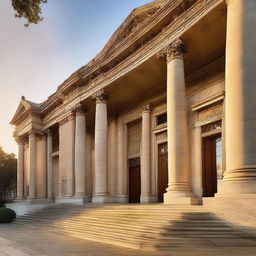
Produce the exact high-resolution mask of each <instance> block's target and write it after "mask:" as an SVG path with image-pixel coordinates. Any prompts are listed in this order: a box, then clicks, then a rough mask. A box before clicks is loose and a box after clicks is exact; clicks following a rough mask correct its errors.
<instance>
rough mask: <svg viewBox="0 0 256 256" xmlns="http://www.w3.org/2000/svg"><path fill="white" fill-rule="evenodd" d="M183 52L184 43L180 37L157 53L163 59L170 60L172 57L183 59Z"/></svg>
mask: <svg viewBox="0 0 256 256" xmlns="http://www.w3.org/2000/svg"><path fill="white" fill-rule="evenodd" d="M184 53H185V44H184V43H183V41H182V40H181V39H176V40H175V41H173V42H172V43H171V44H170V45H168V46H167V47H166V48H164V49H163V50H161V51H160V52H159V53H158V57H159V58H160V59H165V60H166V61H167V62H170V61H172V60H174V59H183V54H184Z"/></svg>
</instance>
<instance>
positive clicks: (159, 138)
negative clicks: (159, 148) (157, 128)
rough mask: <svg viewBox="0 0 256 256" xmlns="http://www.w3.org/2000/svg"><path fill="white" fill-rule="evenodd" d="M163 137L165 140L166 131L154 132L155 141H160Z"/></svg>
mask: <svg viewBox="0 0 256 256" xmlns="http://www.w3.org/2000/svg"><path fill="white" fill-rule="evenodd" d="M164 139H166V140H167V131H164V132H161V133H157V134H156V141H161V140H164Z"/></svg>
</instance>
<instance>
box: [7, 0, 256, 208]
mask: <svg viewBox="0 0 256 256" xmlns="http://www.w3.org/2000/svg"><path fill="white" fill-rule="evenodd" d="M255 16H256V0H250V1H248V0H232V1H227V3H225V2H224V1H220V0H219V1H218V0H211V1H200V0H198V1H196V0H193V1H192V0H191V1H179V2H177V1H164V0H158V1H154V2H152V3H150V4H147V5H145V6H143V7H140V8H138V9H135V11H133V12H132V13H131V14H130V15H129V16H128V18H127V19H126V20H125V21H124V23H123V24H122V26H121V27H119V28H118V30H117V31H116V32H115V33H114V34H113V36H112V38H111V40H110V41H109V42H108V43H107V44H106V46H105V48H104V49H103V50H102V51H101V52H100V53H99V55H97V56H96V57H95V58H94V59H93V60H92V61H91V62H89V63H88V64H87V65H86V66H84V67H82V68H81V69H80V70H79V71H77V72H75V73H74V74H73V75H71V77H70V78H68V79H67V80H66V81H65V82H64V83H63V84H62V85H61V86H59V87H58V89H57V91H56V92H55V93H54V94H53V95H51V96H50V97H49V98H48V99H47V100H46V101H44V102H43V103H41V104H35V103H32V102H30V101H28V100H26V99H25V98H24V97H23V98H22V99H21V102H20V105H19V107H18V109H17V112H16V113H15V115H14V118H13V120H12V122H11V123H12V124H13V125H15V132H14V137H15V138H16V140H17V143H18V145H19V155H18V158H19V159H18V199H19V200H30V201H34V202H36V201H38V200H41V201H42V200H45V201H52V200H54V201H55V202H79V203H86V202H94V203H128V202H131V203H151V202H161V201H162V200H163V202H164V203H165V204H199V203H201V201H202V198H204V197H214V196H217V197H220V198H225V197H227V196H234V195H235V196H243V195H245V194H246V195H247V196H248V195H249V196H252V197H254V196H255V193H256V190H255V189H256V169H255V166H256V162H255V161H256V160H255V157H254V155H256V152H255V150H256V149H255V145H256V137H255V135H254V130H255V128H256V116H255V113H256V112H255V109H256V108H255V106H254V104H256V103H255V102H256V101H255V96H254V95H256V91H255V89H254V87H253V86H252V85H253V83H254V82H256V73H255V72H254V70H255V66H256V63H255V62H256V56H255V54H256V49H254V48H255V47H256V46H255V45H256V20H255ZM138 17H140V19H139V20H140V23H138V24H136V25H134V22H135V21H137V20H138ZM145 17H146V18H145ZM165 17H168V22H169V23H168V24H167V23H166V18H165ZM248 23H251V25H250V26H248ZM143 27H144V28H145V29H144V30H143V29H142V28H143ZM124 28H125V29H124ZM127 28H130V30H129V29H127ZM180 28H182V29H180ZM127 31H129V32H127ZM234 31H236V32H234ZM127 33H128V34H127ZM129 33H130V34H129ZM135 37H136V40H137V41H136V40H135ZM133 39H134V40H133ZM254 41H255V43H253V42H254ZM163 186H166V188H165V189H163Z"/></svg>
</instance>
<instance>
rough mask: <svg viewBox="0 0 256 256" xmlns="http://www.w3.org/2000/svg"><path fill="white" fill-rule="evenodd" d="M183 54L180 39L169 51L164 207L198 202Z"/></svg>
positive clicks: (167, 52) (167, 54)
mask: <svg viewBox="0 0 256 256" xmlns="http://www.w3.org/2000/svg"><path fill="white" fill-rule="evenodd" d="M183 53H184V44H183V42H182V41H181V40H180V39H177V40H175V41H174V42H173V43H172V44H171V45H170V47H168V48H167V49H166V57H167V127H168V133H167V134H168V135H167V136H168V188H167V190H166V191H167V192H166V193H165V194H164V203H165V204H193V203H196V200H195V198H194V197H193V195H192V192H191V186H190V173H189V148H188V127H187V122H188V121H187V107H186V95H185V75H184V61H183Z"/></svg>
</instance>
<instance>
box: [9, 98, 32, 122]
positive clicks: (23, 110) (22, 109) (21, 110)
mask: <svg viewBox="0 0 256 256" xmlns="http://www.w3.org/2000/svg"><path fill="white" fill-rule="evenodd" d="M35 108H36V104H35V103H33V102H30V101H27V100H25V98H24V97H22V98H21V101H20V104H19V106H18V108H17V110H16V112H15V114H14V116H13V118H12V120H11V122H10V124H13V125H14V124H16V122H18V120H20V119H21V117H22V116H24V115H26V114H27V113H28V112H29V111H32V110H33V109H35Z"/></svg>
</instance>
